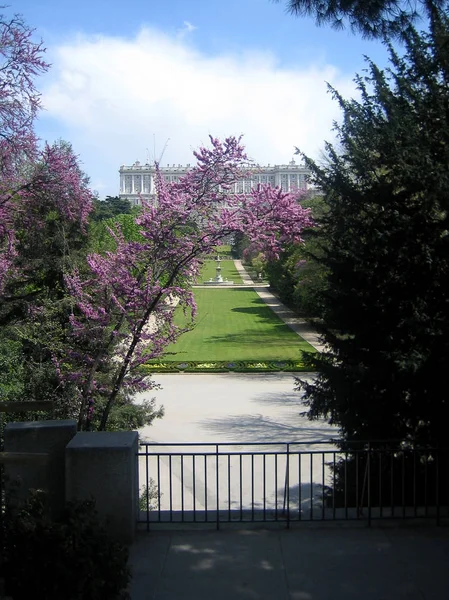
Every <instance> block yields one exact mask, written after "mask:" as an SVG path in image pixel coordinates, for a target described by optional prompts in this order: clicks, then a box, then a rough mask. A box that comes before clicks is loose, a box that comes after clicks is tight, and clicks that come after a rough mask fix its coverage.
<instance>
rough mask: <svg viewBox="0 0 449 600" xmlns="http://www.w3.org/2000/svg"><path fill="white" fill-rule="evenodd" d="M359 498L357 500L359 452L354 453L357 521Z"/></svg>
mask: <svg viewBox="0 0 449 600" xmlns="http://www.w3.org/2000/svg"><path fill="white" fill-rule="evenodd" d="M359 502H360V498H359V451H358V450H356V451H355V506H356V515H357V519H360V505H359Z"/></svg>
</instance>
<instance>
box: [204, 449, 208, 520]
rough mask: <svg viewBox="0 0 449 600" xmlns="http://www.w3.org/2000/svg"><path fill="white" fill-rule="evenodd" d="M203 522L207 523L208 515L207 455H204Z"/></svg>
mask: <svg viewBox="0 0 449 600" xmlns="http://www.w3.org/2000/svg"><path fill="white" fill-rule="evenodd" d="M204 511H205V513H204V520H205V521H206V523H208V522H209V514H208V511H207V455H206V454H205V455H204Z"/></svg>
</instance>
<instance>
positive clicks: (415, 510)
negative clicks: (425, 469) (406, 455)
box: [413, 446, 418, 518]
mask: <svg viewBox="0 0 449 600" xmlns="http://www.w3.org/2000/svg"><path fill="white" fill-rule="evenodd" d="M416 488H417V481H416V448H415V446H413V514H414V515H415V518H416V517H417V515H418V506H417V502H416Z"/></svg>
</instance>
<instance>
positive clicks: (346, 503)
mask: <svg viewBox="0 0 449 600" xmlns="http://www.w3.org/2000/svg"><path fill="white" fill-rule="evenodd" d="M344 494H345V519H346V521H347V520H348V453H347V452H345V489H344Z"/></svg>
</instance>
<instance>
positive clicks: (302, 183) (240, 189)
mask: <svg viewBox="0 0 449 600" xmlns="http://www.w3.org/2000/svg"><path fill="white" fill-rule="evenodd" d="M190 168H191V167H190V165H186V166H183V165H178V166H176V165H167V166H166V167H162V166H161V167H160V171H161V174H162V176H163V177H164V179H166V180H167V181H170V182H173V181H178V180H179V178H180V177H182V176H183V175H185V174H186V173H187V172H188V170H189V169H190ZM251 171H252V173H251V175H250V176H249V177H246V178H245V179H242V180H240V181H238V182H237V183H236V184H235V185H234V186H233V189H232V190H231V193H235V194H239V193H240V194H243V193H245V192H249V190H250V189H251V188H252V187H254V186H255V185H257V184H259V183H261V184H271V186H272V187H280V188H282V189H283V190H284V191H288V192H290V191H294V190H307V189H308V187H307V176H308V175H309V170H308V169H307V168H306V167H304V166H301V165H297V164H296V162H295V161H294V160H292V161H291V162H290V163H289V164H288V165H273V166H270V165H268V166H265V167H260V166H254V167H253V168H252V169H251ZM119 172H120V197H121V198H126V199H127V200H129V201H130V202H131V204H133V205H138V204H140V203H141V199H144V200H149V199H151V197H152V196H154V194H155V186H154V176H155V167H154V165H150V164H148V163H147V164H145V165H142V164H140V162H139V161H136V162H135V163H134V164H133V165H131V166H125V165H122V166H121V167H120V171H119Z"/></svg>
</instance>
